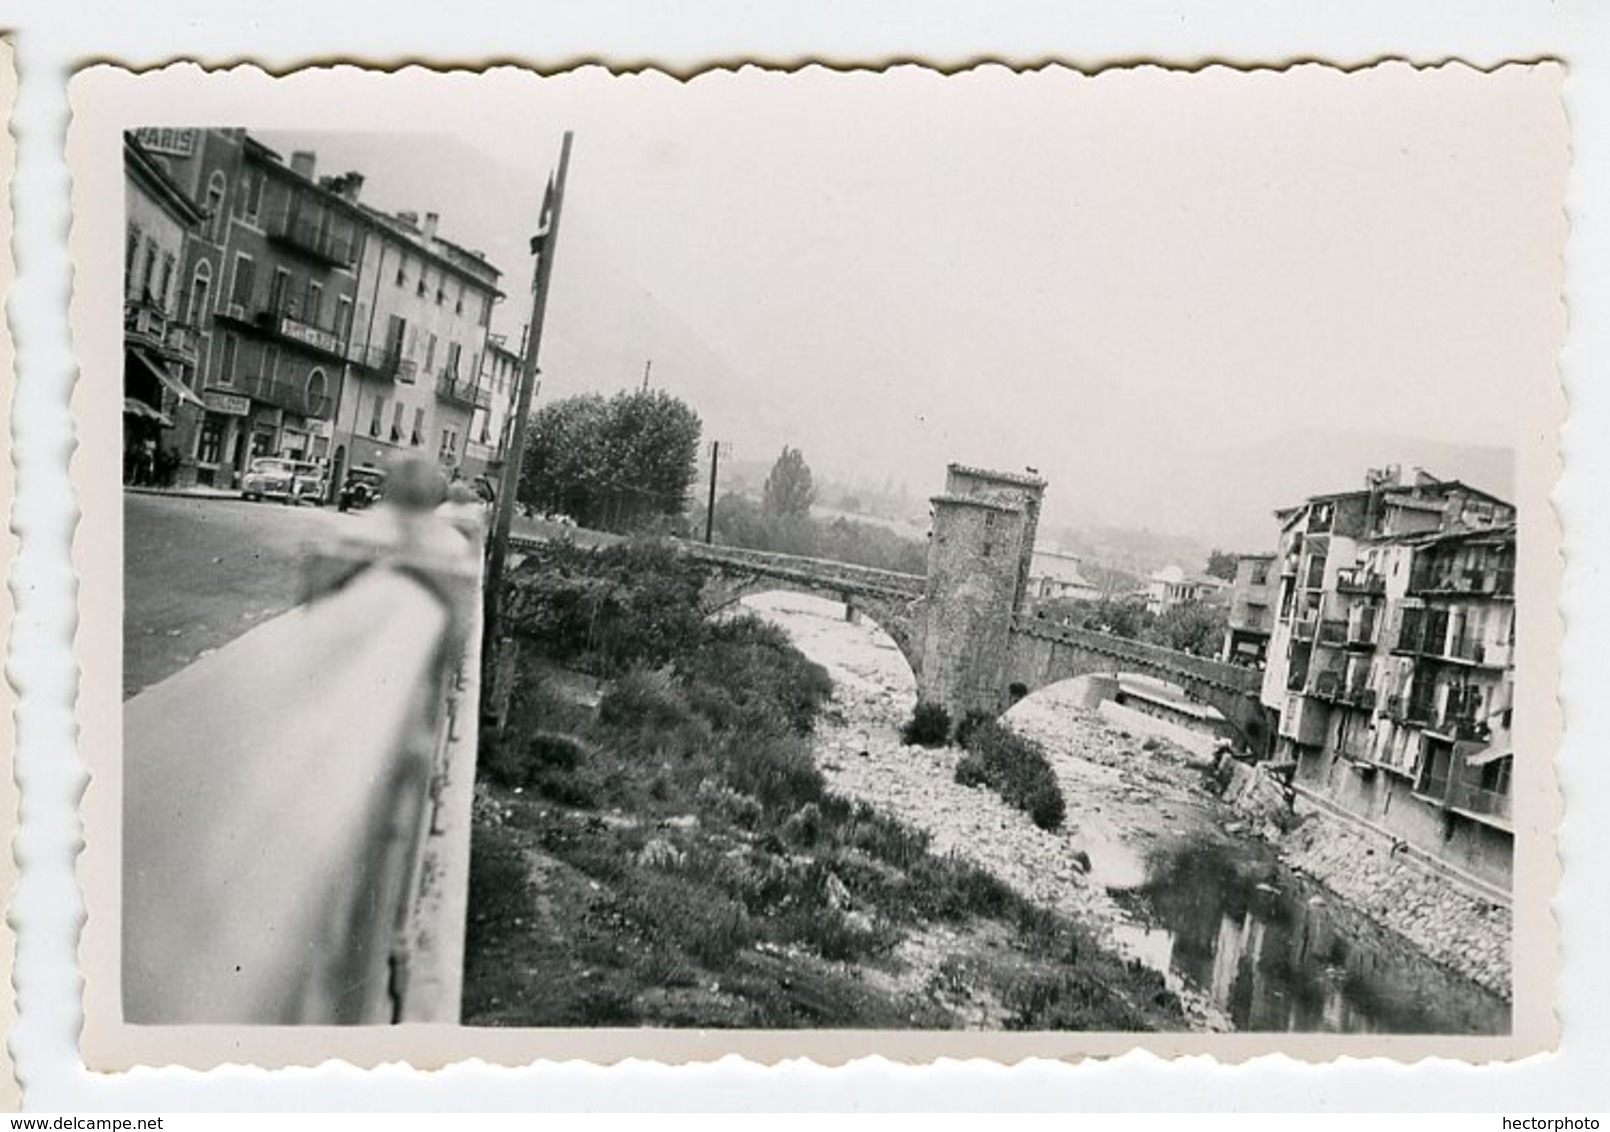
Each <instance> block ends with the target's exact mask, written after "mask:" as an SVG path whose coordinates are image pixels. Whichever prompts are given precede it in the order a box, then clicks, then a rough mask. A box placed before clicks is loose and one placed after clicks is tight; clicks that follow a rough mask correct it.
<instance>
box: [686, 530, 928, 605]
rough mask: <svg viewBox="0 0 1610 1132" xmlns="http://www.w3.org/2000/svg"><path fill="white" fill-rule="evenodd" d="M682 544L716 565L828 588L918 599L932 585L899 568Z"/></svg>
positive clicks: (726, 547)
mask: <svg viewBox="0 0 1610 1132" xmlns="http://www.w3.org/2000/svg"><path fill="white" fill-rule="evenodd" d="M678 545H680V546H681V547H682V549H683V550H684V551H685V552H686V553H687V554H688V555H689V556H690V557H692V558H695V559H698V560H699V561H701V562H707V563H709V564H711V565H713V566H724V567H729V568H731V567H737V568H741V569H746V570H754V571H757V572H759V573H762V574H766V575H770V576H772V577H778V578H783V579H785V580H790V581H812V582H815V583H818V584H820V585H821V586H822V587H823V588H826V589H833V588H838V589H842V590H845V591H846V592H859V593H866V594H873V595H876V596H879V597H909V598H913V599H915V598H919V597H921V596H923V593H924V592H925V590H926V588H927V585H928V580H927V579H926V578H925V577H923V576H922V575H920V574H902V573H900V572H898V571H895V570H879V569H877V568H875V567H871V566H857V565H854V564H852V563H848V562H836V561H833V560H832V559H828V558H808V557H805V556H803V555H797V554H778V553H776V552H774V551H766V550H748V549H745V548H742V547H735V546H711V545H708V544H706V543H698V542H689V541H685V540H679V543H678Z"/></svg>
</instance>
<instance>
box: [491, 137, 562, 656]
mask: <svg viewBox="0 0 1610 1132" xmlns="http://www.w3.org/2000/svg"><path fill="white" fill-rule="evenodd" d="M571 137H572V135H571V132H570V131H569V130H566V131H565V137H564V141H563V142H562V143H561V144H560V146H559V170H558V172H557V173H556V174H554V175H552V176H550V177H549V178H548V187H547V189H546V190H545V191H544V192H543V194H542V215H541V216H540V217H539V219H538V222H537V234H536V235H534V236H532V237H531V253H532V254H533V255H534V256H536V257H537V264H536V270H535V273H534V274H533V276H532V282H531V322H530V325H529V326H528V328H527V332H526V336H525V349H524V357H523V359H522V362H521V366H520V389H519V394H518V396H517V397H516V398H515V416H514V433H513V435H512V436H511V437H510V442H509V451H508V453H507V455H506V456H505V457H504V463H503V481H502V484H501V487H500V490H499V491H498V501H497V510H496V513H495V516H494V521H493V526H492V546H491V549H490V552H489V553H488V555H487V562H486V594H485V604H484V610H485V614H486V624H485V626H484V628H483V639H484V641H485V644H486V647H485V650H484V651H485V655H486V657H487V660H488V661H489V667H488V669H487V671H489V672H490V671H494V670H495V668H494V667H492V666H495V664H496V660H497V651H498V645H499V643H500V642H501V641H502V639H503V625H502V589H503V562H504V559H505V558H506V557H507V556H508V551H509V526H510V524H511V523H512V522H513V519H514V507H515V499H514V497H515V495H516V494H517V493H518V491H519V487H520V466H521V464H522V463H523V462H524V460H525V434H526V427H527V424H528V423H529V422H528V418H529V417H530V415H531V398H532V396H533V394H534V393H535V391H536V380H537V374H538V373H539V372H540V370H539V369H538V366H537V356H538V354H539V353H540V352H541V350H542V319H543V315H544V314H545V313H546V312H547V309H548V283H549V280H550V279H551V278H552V277H553V261H554V253H555V252H556V251H557V250H558V248H559V217H560V213H561V212H562V211H563V209H564V203H565V175H566V173H567V172H568V171H569V168H570V142H571Z"/></svg>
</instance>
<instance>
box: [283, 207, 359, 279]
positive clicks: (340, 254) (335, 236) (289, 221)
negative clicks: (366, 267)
mask: <svg viewBox="0 0 1610 1132" xmlns="http://www.w3.org/2000/svg"><path fill="white" fill-rule="evenodd" d="M268 234H269V237H270V238H271V239H274V240H278V241H279V242H280V243H282V244H287V245H289V246H291V247H293V248H296V249H297V250H298V251H300V252H302V253H304V254H305V255H309V256H312V257H313V258H315V259H320V260H323V261H324V262H325V263H328V264H330V265H332V266H334V267H352V266H353V265H354V264H356V263H357V262H358V243H357V240H356V238H355V237H353V236H351V235H346V234H343V233H339V232H335V231H333V230H331V229H330V228H329V227H328V225H320V224H319V223H317V222H315V221H314V220H311V219H307V218H303V217H286V218H285V219H283V220H281V221H280V222H279V223H278V224H276V225H274V226H273V227H272V228H270V229H269V233H268Z"/></svg>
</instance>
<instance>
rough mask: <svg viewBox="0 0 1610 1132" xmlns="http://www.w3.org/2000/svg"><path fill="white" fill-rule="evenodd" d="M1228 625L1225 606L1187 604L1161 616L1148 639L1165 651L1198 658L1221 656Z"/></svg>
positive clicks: (1173, 608) (1150, 631)
mask: <svg viewBox="0 0 1610 1132" xmlns="http://www.w3.org/2000/svg"><path fill="white" fill-rule="evenodd" d="M1228 621H1229V617H1228V614H1227V611H1226V610H1225V608H1224V607H1223V606H1222V605H1208V604H1207V603H1205V602H1200V601H1187V602H1182V603H1181V604H1179V605H1175V606H1171V607H1170V608H1169V609H1167V610H1165V611H1164V612H1163V613H1161V614H1159V615H1158V617H1157V620H1156V622H1155V623H1153V625H1152V626H1151V629H1150V630H1149V631H1148V632H1147V633H1146V634H1145V635H1146V637H1147V638H1148V639H1149V640H1150V641H1151V642H1152V643H1153V644H1158V645H1162V646H1163V647H1164V648H1171V649H1177V650H1178V651H1180V652H1188V653H1192V654H1193V655H1196V656H1218V655H1219V650H1220V649H1221V648H1222V647H1223V645H1224V630H1225V627H1226V625H1227V624H1228Z"/></svg>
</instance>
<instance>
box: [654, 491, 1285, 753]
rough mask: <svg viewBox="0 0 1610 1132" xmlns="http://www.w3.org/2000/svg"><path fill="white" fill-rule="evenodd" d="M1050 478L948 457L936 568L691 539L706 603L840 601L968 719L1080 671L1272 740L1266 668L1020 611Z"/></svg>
mask: <svg viewBox="0 0 1610 1132" xmlns="http://www.w3.org/2000/svg"><path fill="white" fill-rule="evenodd" d="M1044 490H1045V483H1044V481H1043V480H1040V479H1039V478H1038V477H1035V476H1032V475H1020V474H1017V473H1007V472H992V471H986V470H984V469H979V468H969V467H964V466H962V465H957V464H952V465H951V466H950V468H949V469H948V477H947V481H946V490H945V492H944V493H943V494H941V495H938V496H935V497H934V498H933V501H932V502H933V508H934V510H933V531H932V533H931V534H930V536H929V538H930V543H929V549H928V573H927V575H926V576H923V577H918V576H917V575H914V574H899V573H893V572H891V571H887V570H874V569H870V568H868V567H864V566H853V565H850V564H848V563H844V562H835V561H830V560H826V559H819V558H802V557H797V556H794V555H787V554H772V553H767V552H762V551H754V550H740V549H736V548H733V547H717V546H707V545H704V544H702V543H693V542H685V543H682V544H681V545H682V546H683V548H684V550H685V552H686V553H687V554H689V555H691V556H693V557H695V558H697V559H699V560H700V561H701V562H704V563H705V564H706V565H707V566H708V567H709V568H710V581H709V583H708V584H707V588H706V595H707V596H706V608H707V609H708V610H709V611H712V612H713V611H714V610H716V609H720V608H722V607H724V606H726V605H730V604H731V603H732V602H734V601H737V600H738V599H739V598H741V597H743V596H744V595H745V594H750V593H758V592H763V591H767V590H778V589H781V590H791V591H796V592H802V593H810V594H818V595H823V596H826V597H830V598H834V599H835V600H839V601H843V602H845V603H846V605H847V606H848V607H849V608H850V610H851V611H852V612H853V611H859V612H864V613H866V614H867V615H868V616H870V617H871V618H872V619H873V620H874V621H876V622H877V623H878V624H879V625H880V626H881V627H882V628H883V629H884V630H885V631H886V632H887V633H888V634H889V636H890V637H892V638H893V639H894V642H895V644H896V645H897V646H898V647H899V649H900V651H901V653H902V654H903V655H904V656H905V658H906V660H907V662H908V663H909V664H910V665H911V670H912V672H913V674H914V675H915V676H916V680H917V694H918V697H919V698H920V699H922V700H924V701H927V702H932V703H938V704H942V705H944V707H945V708H946V709H947V710H949V711H950V713H951V715H952V717H954V718H960V717H961V716H963V715H965V714H966V713H967V712H971V711H981V712H985V713H987V714H991V715H994V714H998V713H999V712H1001V711H1004V710H1005V709H1006V708H1008V707H1010V706H1011V705H1012V703H1013V702H1015V701H1016V700H1017V699H1019V698H1021V697H1022V696H1024V695H1027V694H1029V693H1031V692H1033V691H1035V690H1036V689H1038V688H1043V687H1045V686H1046V685H1048V684H1054V683H1056V682H1058V681H1060V680H1066V679H1070V678H1072V677H1075V676H1086V675H1098V674H1119V673H1137V674H1144V675H1148V676H1155V677H1157V678H1159V679H1162V680H1166V681H1168V682H1169V683H1171V684H1174V685H1176V686H1178V687H1180V688H1182V689H1183V690H1184V691H1185V693H1186V694H1187V695H1188V696H1190V697H1191V698H1192V699H1194V700H1196V701H1198V702H1200V703H1202V704H1204V705H1206V706H1208V707H1212V708H1214V709H1216V710H1217V711H1218V712H1219V714H1221V715H1222V716H1224V718H1225V720H1226V721H1227V722H1228V723H1229V724H1230V725H1231V727H1233V728H1234V729H1235V730H1236V731H1237V732H1238V733H1239V734H1240V735H1241V737H1242V738H1243V740H1245V741H1246V742H1247V743H1248V744H1249V745H1250V746H1252V748H1253V749H1255V750H1262V749H1263V747H1264V744H1265V743H1266V741H1267V725H1266V722H1265V718H1264V712H1263V709H1262V707H1261V706H1260V704H1259V702H1258V687H1259V684H1260V682H1261V675H1260V674H1259V673H1258V672H1256V671H1253V670H1250V669H1246V668H1242V667H1239V666H1237V665H1230V664H1223V663H1221V662H1219V661H1216V660H1208V659H1205V658H1203V657H1199V656H1193V655H1191V654H1190V653H1184V652H1177V651H1175V650H1172V649H1167V648H1161V647H1159V646H1156V645H1150V644H1145V643H1143V642H1140V641H1133V640H1129V639H1127V638H1124V637H1117V636H1113V635H1111V634H1108V633H1100V632H1095V631H1092V630H1087V629H1075V628H1071V627H1068V626H1063V625H1057V624H1054V623H1051V622H1048V621H1043V620H1040V619H1038V618H1034V617H1031V616H1028V615H1026V614H1025V613H1024V604H1025V597H1026V596H1027V591H1028V576H1029V562H1030V558H1031V556H1032V554H1033V540H1034V534H1035V529H1036V526H1037V523H1038V517H1039V507H1040V500H1041V497H1042V495H1043V493H1044Z"/></svg>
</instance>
